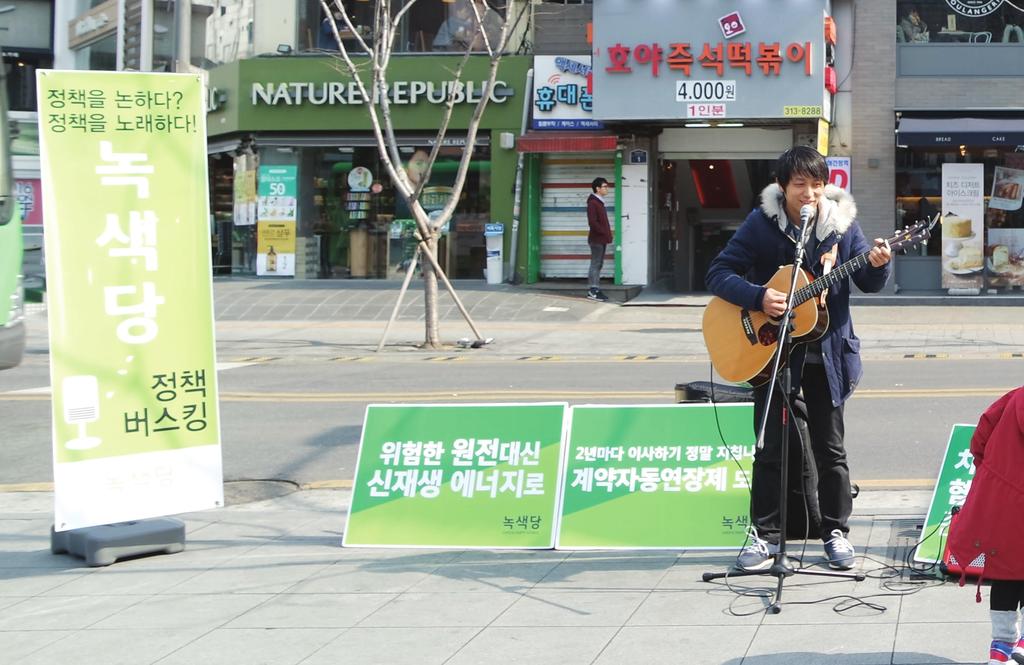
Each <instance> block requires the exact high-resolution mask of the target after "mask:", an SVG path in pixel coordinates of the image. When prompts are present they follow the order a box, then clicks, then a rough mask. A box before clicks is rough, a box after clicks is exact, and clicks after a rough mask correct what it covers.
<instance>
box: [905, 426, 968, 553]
mask: <svg viewBox="0 0 1024 665" xmlns="http://www.w3.org/2000/svg"><path fill="white" fill-rule="evenodd" d="M974 429H975V426H974V425H953V430H952V431H951V432H950V434H949V443H947V444H946V454H945V456H943V458H942V468H940V469H939V478H938V480H936V481H935V491H934V492H932V501H931V504H929V506H928V517H927V518H925V523H924V528H923V529H921V540H920V541H919V542H918V545H917V549H916V550H915V551H914V560H915V561H919V562H921V563H936V562H938V561H941V560H942V554H943V550H944V549H945V546H946V535H947V531H948V530H949V520H950V518H951V514H950V510H951V509H952V508H953V506H962V505H963V503H964V499H966V498H967V492H968V490H970V489H971V481H972V480H974V455H972V454H971V437H973V436H974Z"/></svg>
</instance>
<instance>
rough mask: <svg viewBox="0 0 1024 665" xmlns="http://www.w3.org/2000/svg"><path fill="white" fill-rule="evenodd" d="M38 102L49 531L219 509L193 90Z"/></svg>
mask: <svg viewBox="0 0 1024 665" xmlns="http://www.w3.org/2000/svg"><path fill="white" fill-rule="evenodd" d="M37 91H38V104H39V126H40V132H39V134H40V160H41V172H42V184H43V201H44V205H43V214H44V225H45V229H46V234H45V242H46V274H47V287H48V289H47V290H48V298H49V306H48V307H47V312H48V316H49V333H50V373H51V382H52V385H53V428H52V429H53V459H54V493H55V497H54V498H55V527H56V529H57V530H58V531H64V530H67V529H74V528H79V527H86V526H95V525H100V524H108V523H112V522H123V521H128V520H133V519H141V518H146V517H155V516H159V515H167V514H173V513H181V512H189V511H194V510H200V509H204V508H213V507H215V506H219V505H222V504H223V484H222V475H221V454H220V426H219V423H218V411H217V386H216V380H217V375H216V371H215V365H214V343H213V291H212V283H211V278H210V234H209V224H208V218H209V207H208V198H207V181H206V128H205V125H204V122H205V113H204V112H203V100H202V97H203V96H202V82H201V81H200V79H199V77H197V76H195V75H192V74H141V73H125V72H85V71H74V72H62V71H49V70H40V71H39V72H37Z"/></svg>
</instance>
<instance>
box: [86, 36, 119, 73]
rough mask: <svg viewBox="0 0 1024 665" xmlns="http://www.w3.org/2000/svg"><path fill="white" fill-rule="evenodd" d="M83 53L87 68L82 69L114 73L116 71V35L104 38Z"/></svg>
mask: <svg viewBox="0 0 1024 665" xmlns="http://www.w3.org/2000/svg"><path fill="white" fill-rule="evenodd" d="M83 51H84V52H85V53H86V56H85V57H86V58H87V61H86V62H87V63H88V66H86V67H83V68H82V69H92V70H102V71H114V70H116V69H117V35H116V34H113V35H110V36H109V37H104V38H103V39H101V40H99V41H98V42H96V43H94V44H91V45H89V46H88V47H86V48H85V49H83Z"/></svg>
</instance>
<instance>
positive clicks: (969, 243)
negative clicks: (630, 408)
mask: <svg viewBox="0 0 1024 665" xmlns="http://www.w3.org/2000/svg"><path fill="white" fill-rule="evenodd" d="M984 168H985V167H984V165H983V164H943V165H942V288H944V289H954V288H955V289H980V288H981V286H982V275H983V268H984V259H985V253H984V245H983V244H982V241H983V238H984V236H985V233H984V224H985V217H984V215H985V171H984Z"/></svg>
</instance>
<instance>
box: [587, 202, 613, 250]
mask: <svg viewBox="0 0 1024 665" xmlns="http://www.w3.org/2000/svg"><path fill="white" fill-rule="evenodd" d="M587 224H589V225H590V233H589V234H588V235H587V242H588V243H590V244H591V245H610V244H612V225H611V224H610V223H609V222H608V209H607V208H605V207H604V201H602V200H601V199H599V198H598V197H597V195H596V194H591V195H590V196H588V197H587Z"/></svg>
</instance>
